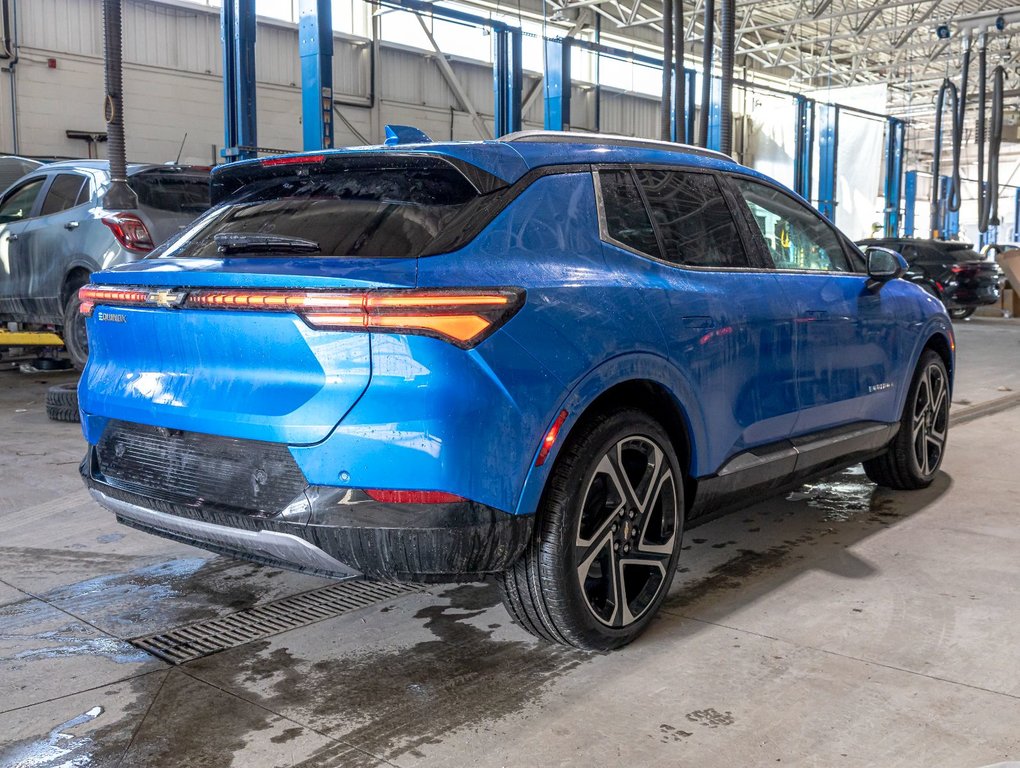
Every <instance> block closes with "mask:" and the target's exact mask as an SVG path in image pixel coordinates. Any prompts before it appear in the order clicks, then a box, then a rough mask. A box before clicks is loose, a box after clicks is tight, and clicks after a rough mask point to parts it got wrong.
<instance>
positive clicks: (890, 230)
mask: <svg viewBox="0 0 1020 768" xmlns="http://www.w3.org/2000/svg"><path fill="white" fill-rule="evenodd" d="M905 128H906V126H905V124H904V122H903V121H902V120H900V119H898V118H895V117H890V118H889V120H888V121H887V128H886V142H885V236H886V237H896V236H897V235H899V233H900V200H901V197H902V184H901V181H902V179H903V139H904V131H905Z"/></svg>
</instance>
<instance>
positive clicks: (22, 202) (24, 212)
mask: <svg viewBox="0 0 1020 768" xmlns="http://www.w3.org/2000/svg"><path fill="white" fill-rule="evenodd" d="M43 181H44V179H33V180H32V181H30V182H28V183H27V184H24V185H22V186H20V187H18V188H17V189H16V190H14V191H13V192H11V193H10V194H9V195H8V196H7V199H6V200H4V202H3V204H2V205H0V223H4V222H8V221H17V220H18V219H24V218H27V217H28V214H30V213H31V212H32V206H33V205H35V199H36V198H37V197H38V196H39V192H40V191H41V190H42V185H43Z"/></svg>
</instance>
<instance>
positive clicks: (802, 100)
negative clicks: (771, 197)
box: [793, 94, 815, 200]
mask: <svg viewBox="0 0 1020 768" xmlns="http://www.w3.org/2000/svg"><path fill="white" fill-rule="evenodd" d="M794 98H795V100H796V104H797V118H796V119H797V124H796V130H795V132H794V142H795V144H794V151H793V191H794V192H796V193H797V194H798V195H800V196H801V197H803V198H804V199H805V200H810V199H811V166H812V164H813V161H814V155H815V102H814V99H809V98H807V97H806V96H801V95H799V94H798V95H797V96H795V97H794Z"/></svg>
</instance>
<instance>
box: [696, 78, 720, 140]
mask: <svg viewBox="0 0 1020 768" xmlns="http://www.w3.org/2000/svg"><path fill="white" fill-rule="evenodd" d="M711 94H712V98H711V99H710V100H709V101H710V102H711V103H710V104H709V105H708V141H707V142H705V146H706V147H707V148H708V149H714V150H715V151H717V152H718V151H719V148H720V147H721V146H722V80H720V79H719V78H718V77H713V78H712V83H711ZM701 108H702V109H705V105H704V104H702V105H701Z"/></svg>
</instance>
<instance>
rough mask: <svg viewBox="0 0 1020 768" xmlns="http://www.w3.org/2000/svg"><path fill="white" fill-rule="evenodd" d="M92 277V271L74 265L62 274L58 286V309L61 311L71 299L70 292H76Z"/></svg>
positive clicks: (83, 266) (82, 265) (82, 266)
mask: <svg viewBox="0 0 1020 768" xmlns="http://www.w3.org/2000/svg"><path fill="white" fill-rule="evenodd" d="M91 277H92V269H90V268H89V267H87V266H85V265H84V264H75V265H74V266H72V267H71V268H70V269H69V270H67V272H66V273H65V274H64V281H63V282H62V283H61V285H60V309H61V311H63V309H64V307H66V306H67V302H68V300H69V299H70V298H71V292H72V291H74V290H77V288H78V287H81V286H82V285H84V284H85V283H87V282H88V281H89V279H90V278H91Z"/></svg>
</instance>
